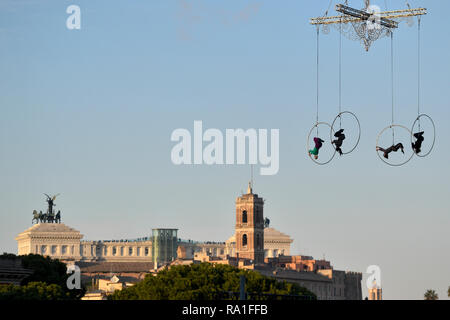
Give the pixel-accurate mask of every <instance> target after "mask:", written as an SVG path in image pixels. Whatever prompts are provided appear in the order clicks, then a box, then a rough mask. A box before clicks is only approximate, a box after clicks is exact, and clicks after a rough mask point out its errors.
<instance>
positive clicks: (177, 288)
mask: <svg viewBox="0 0 450 320" xmlns="http://www.w3.org/2000/svg"><path fill="white" fill-rule="evenodd" d="M241 275H244V276H245V278H246V291H247V292H248V293H249V294H258V295H261V294H273V295H283V296H285V297H286V298H288V297H289V296H291V297H292V296H302V297H305V298H310V299H316V296H315V295H314V294H313V293H312V292H310V291H308V290H307V289H305V288H303V287H300V286H299V285H297V284H293V283H288V282H279V281H277V280H276V279H273V278H269V277H265V276H262V275H261V274H260V273H258V272H256V271H250V270H241V269H238V268H235V267H232V266H229V265H221V264H209V263H201V264H191V265H182V266H172V267H170V268H169V269H164V270H162V271H160V272H158V274H157V275H155V276H153V275H147V276H146V278H145V279H144V280H142V281H141V282H139V283H137V284H136V285H134V286H132V287H129V288H125V289H123V290H121V291H116V292H114V294H112V295H111V296H109V299H111V300H215V299H226V298H227V297H229V296H228V295H227V293H228V292H239V286H240V276H241ZM278 297H282V296H278Z"/></svg>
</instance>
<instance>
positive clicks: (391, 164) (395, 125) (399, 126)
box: [377, 124, 414, 167]
mask: <svg viewBox="0 0 450 320" xmlns="http://www.w3.org/2000/svg"><path fill="white" fill-rule="evenodd" d="M394 127H397V128H402V129H405V130H406V131H408V133H409V135H410V136H411V131H410V130H409V129H408V128H407V127H405V126H402V125H399V124H392V125H390V126H387V127H386V128H384V129H383V130H382V131H381V132H380V133H379V134H378V137H377V147H379V145H378V141H379V140H380V137H381V136H382V135H383V133H384V132H385V131H386V130H388V129H392V128H394ZM377 155H378V158H380V159H381V161H383V162H384V163H386V164H387V165H389V166H391V167H401V166H403V165H405V164H407V163H408V162H409V161H411V159H412V158H413V156H414V152H412V154H411V157H409V159H408V160H406V161H404V162H402V163H399V164H393V163H390V162H388V161H386V160H385V159H383V157H382V156H381V155H380V153H379V152H378V151H377Z"/></svg>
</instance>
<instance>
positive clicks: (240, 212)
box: [235, 182, 264, 264]
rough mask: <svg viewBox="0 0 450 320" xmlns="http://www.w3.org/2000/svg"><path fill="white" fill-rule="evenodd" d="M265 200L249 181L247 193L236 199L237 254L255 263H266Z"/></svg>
mask: <svg viewBox="0 0 450 320" xmlns="http://www.w3.org/2000/svg"><path fill="white" fill-rule="evenodd" d="M263 209H264V200H263V199H262V198H260V197H258V195H257V194H254V193H253V190H252V184H251V183H250V182H249V184H248V189H247V194H244V195H242V196H240V197H238V198H237V199H236V227H235V237H236V254H238V255H239V258H244V259H250V260H252V261H253V263H254V264H260V263H264V211H263Z"/></svg>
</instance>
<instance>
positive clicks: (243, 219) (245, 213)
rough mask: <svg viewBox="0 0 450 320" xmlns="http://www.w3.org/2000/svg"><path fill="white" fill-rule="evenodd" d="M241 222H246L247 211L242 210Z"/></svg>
mask: <svg viewBox="0 0 450 320" xmlns="http://www.w3.org/2000/svg"><path fill="white" fill-rule="evenodd" d="M242 223H247V211H246V210H244V211H242Z"/></svg>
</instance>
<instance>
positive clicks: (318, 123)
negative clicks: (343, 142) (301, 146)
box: [306, 122, 336, 166]
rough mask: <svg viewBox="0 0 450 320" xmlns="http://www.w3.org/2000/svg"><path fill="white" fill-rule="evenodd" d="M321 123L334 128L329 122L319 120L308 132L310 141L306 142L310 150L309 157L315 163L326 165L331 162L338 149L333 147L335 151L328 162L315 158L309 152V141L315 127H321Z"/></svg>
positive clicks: (307, 148)
mask: <svg viewBox="0 0 450 320" xmlns="http://www.w3.org/2000/svg"><path fill="white" fill-rule="evenodd" d="M320 125H325V126H328V127H330V130H333V128H332V127H331V125H330V124H329V123H327V122H317V123H316V124H315V125H314V126H313V127H312V128H311V130H310V131H309V134H308V141H307V142H306V150H307V151H308V155H309V158H310V159H311V160H312V161H313V162H314V163H315V164H318V165H319V166H324V165H326V164H329V163H330V162H331V160H333V159H334V156H335V155H336V149H334V148H333V150H334V153H333V155H332V156H331V158H330V159H329V160H328V161H327V162H319V161H317V160H316V159H314V157H313V156H311V154H310V153H309V150H310V145H309V141H310V139H311V133H312V132H313V131H314V128H317V127H319V126H320Z"/></svg>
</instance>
